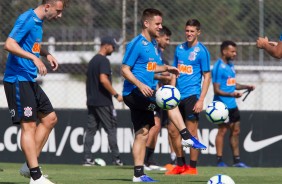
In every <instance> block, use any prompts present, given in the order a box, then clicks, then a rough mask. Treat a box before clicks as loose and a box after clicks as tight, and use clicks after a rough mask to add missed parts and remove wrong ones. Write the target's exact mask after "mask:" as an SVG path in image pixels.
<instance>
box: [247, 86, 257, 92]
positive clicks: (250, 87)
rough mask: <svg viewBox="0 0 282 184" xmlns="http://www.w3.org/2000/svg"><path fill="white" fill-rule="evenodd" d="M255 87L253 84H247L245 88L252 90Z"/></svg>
mask: <svg viewBox="0 0 282 184" xmlns="http://www.w3.org/2000/svg"><path fill="white" fill-rule="evenodd" d="M255 88H256V87H255V86H253V85H249V86H248V87H247V89H248V90H249V91H253V90H254V89H255Z"/></svg>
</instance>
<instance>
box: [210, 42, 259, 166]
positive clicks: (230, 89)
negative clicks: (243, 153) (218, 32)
mask: <svg viewBox="0 0 282 184" xmlns="http://www.w3.org/2000/svg"><path fill="white" fill-rule="evenodd" d="M220 51H221V58H220V59H218V61H217V62H216V63H215V64H214V67H213V70H212V81H213V89H214V100H216V101H221V102H223V103H224V104H225V105H226V106H227V107H228V111H229V115H228V118H227V120H226V122H225V123H222V124H219V125H218V133H217V135H216V139H215V146H216V156H217V166H218V167H227V164H226V163H224V161H223V159H222V156H223V145H224V136H225V134H226V133H227V131H228V130H230V136H229V143H230V146H231V149H232V153H233V161H234V164H233V166H234V167H243V168H246V167H248V166H247V165H246V164H245V163H243V162H241V161H240V152H239V133H240V112H239V109H238V107H237V104H236V100H235V99H236V98H240V97H241V96H242V93H240V92H237V91H235V90H242V89H247V90H250V91H252V90H254V89H255V87H254V86H253V85H242V84H239V83H237V82H236V72H235V69H234V64H233V60H234V58H235V56H236V55H237V50H236V43H234V42H233V41H223V42H222V44H221V46H220Z"/></svg>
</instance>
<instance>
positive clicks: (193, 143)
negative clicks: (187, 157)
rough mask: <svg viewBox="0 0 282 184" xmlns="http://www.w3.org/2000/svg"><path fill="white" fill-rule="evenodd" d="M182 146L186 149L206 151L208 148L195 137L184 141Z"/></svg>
mask: <svg viewBox="0 0 282 184" xmlns="http://www.w3.org/2000/svg"><path fill="white" fill-rule="evenodd" d="M181 144H182V146H183V147H184V148H188V147H192V148H194V149H199V150H205V149H207V147H206V146H205V145H203V144H202V143H200V142H199V141H198V140H197V139H196V138H195V137H191V138H190V139H187V140H184V139H182V143H181Z"/></svg>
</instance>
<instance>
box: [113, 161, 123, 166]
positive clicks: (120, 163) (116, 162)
mask: <svg viewBox="0 0 282 184" xmlns="http://www.w3.org/2000/svg"><path fill="white" fill-rule="evenodd" d="M113 165H117V166H123V162H122V161H121V160H120V159H116V160H114V161H113Z"/></svg>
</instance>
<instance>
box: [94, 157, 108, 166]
mask: <svg viewBox="0 0 282 184" xmlns="http://www.w3.org/2000/svg"><path fill="white" fill-rule="evenodd" d="M94 161H95V164H96V165H99V166H106V162H105V160H103V159H101V158H96V159H94Z"/></svg>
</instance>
